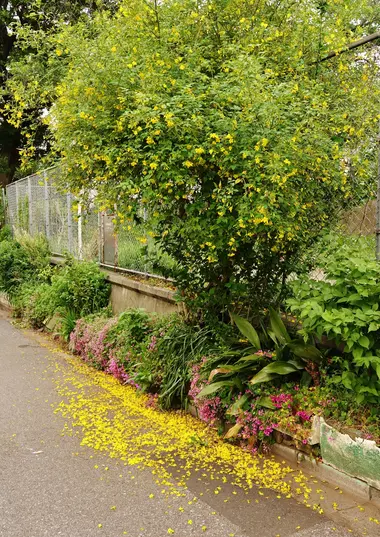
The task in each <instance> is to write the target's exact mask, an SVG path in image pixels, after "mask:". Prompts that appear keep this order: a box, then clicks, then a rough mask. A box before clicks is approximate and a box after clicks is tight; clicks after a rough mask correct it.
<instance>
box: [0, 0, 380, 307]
mask: <svg viewBox="0 0 380 537" xmlns="http://www.w3.org/2000/svg"><path fill="white" fill-rule="evenodd" d="M378 21H379V11H378V10H377V9H376V6H375V3H374V2H373V1H372V0H360V1H358V0H355V1H354V0H349V1H346V2H344V3H343V2H339V1H334V2H320V1H319V0H310V1H307V2H306V1H301V2H293V1H291V0H286V1H284V2H271V1H263V2H247V1H245V0H205V1H203V2H198V1H196V0H183V1H181V2H178V1H176V0H165V1H163V2H150V1H146V0H137V1H135V2H133V3H131V2H120V6H119V9H118V10H117V12H116V13H112V14H109V13H107V12H103V11H102V12H99V13H98V14H95V15H94V16H93V17H91V18H89V19H88V20H86V21H83V20H82V21H81V22H79V23H78V24H76V25H74V24H71V25H70V24H64V25H61V26H60V27H59V29H56V28H55V29H54V32H35V31H29V33H28V31H26V30H25V29H22V32H21V30H20V32H21V36H22V39H21V40H20V46H22V47H24V49H23V50H25V49H26V50H28V47H29V46H30V43H33V45H34V47H35V48H37V49H38V51H39V53H38V54H37V55H35V56H34V57H33V61H32V62H29V61H23V57H21V58H20V61H15V62H14V63H13V64H12V66H11V73H12V76H11V77H10V78H9V82H8V84H7V88H8V91H9V92H10V93H11V94H12V96H13V102H12V103H9V107H8V117H9V121H10V122H12V123H13V124H14V125H15V126H16V127H17V128H19V127H20V125H22V124H24V126H25V132H27V133H28V134H29V135H30V138H29V143H27V144H26V147H25V148H24V153H23V154H24V157H25V158H24V160H25V162H26V163H28V162H29V161H30V159H31V158H33V154H34V152H35V151H36V147H37V144H35V142H34V136H33V134H34V131H33V125H35V122H33V121H32V122H30V117H29V114H28V111H29V110H30V109H32V108H33V107H34V105H35V103H36V101H37V102H38V103H39V104H40V106H41V108H42V109H49V114H48V115H47V117H45V118H44V119H43V120H42V119H41V118H39V122H40V123H41V122H42V121H44V122H45V124H47V126H48V132H49V138H48V139H49V147H50V148H51V153H50V157H51V159H52V160H56V158H57V157H58V158H60V157H64V162H65V172H66V173H65V174H63V175H65V177H64V179H63V180H64V183H65V185H66V184H68V185H69V187H70V188H71V190H72V192H73V193H74V194H78V195H80V196H82V197H83V198H85V199H84V202H85V201H86V199H87V197H88V196H87V194H88V193H89V192H91V193H94V192H97V198H98V202H99V205H100V206H101V207H102V208H104V209H109V210H110V211H112V212H113V211H114V208H115V206H117V218H118V220H119V222H120V224H123V225H129V224H130V223H131V222H129V221H133V220H136V219H137V220H138V219H139V218H140V215H141V211H142V210H145V209H146V210H147V211H148V213H149V214H152V215H153V216H154V218H156V219H157V236H156V237H155V240H156V242H158V243H159V244H160V247H161V248H162V250H163V252H165V253H166V254H167V255H169V256H171V257H173V258H174V259H175V261H176V263H177V267H178V270H177V271H176V277H177V282H178V285H179V286H180V288H181V291H182V293H183V297H184V298H185V299H186V300H187V302H188V304H190V305H193V306H194V307H195V308H196V307H199V306H200V307H205V308H207V310H208V311H209V312H211V311H213V312H216V313H218V314H220V313H221V312H222V313H224V314H226V310H227V309H228V308H231V307H233V306H234V304H235V302H237V301H242V300H244V301H246V303H247V304H249V305H250V307H251V308H252V307H253V308H254V309H255V310H260V309H261V308H262V305H265V306H269V305H270V304H278V303H280V301H281V299H282V298H283V296H284V291H285V282H286V278H287V277H288V276H289V274H291V273H295V272H297V271H299V270H300V259H302V256H303V255H304V253H305V251H306V249H307V248H308V247H309V246H310V245H311V244H312V243H313V242H314V241H315V239H316V238H317V237H318V236H319V234H320V232H321V229H323V228H324V227H328V226H329V225H330V224H331V223H332V222H333V221H334V220H335V218H336V216H337V214H338V212H339V211H338V209H339V208H342V207H344V206H346V205H350V204H352V203H354V202H355V200H357V199H361V198H362V197H363V196H364V197H368V196H369V195H371V193H372V192H373V184H372V183H373V177H374V173H373V164H374V159H373V158H372V154H373V148H374V144H375V137H376V129H377V114H378V104H379V84H378V81H379V78H378V69H379V66H378V63H376V55H375V54H372V52H371V49H367V48H363V49H361V53H362V54H364V56H365V60H366V61H354V60H355V59H356V57H355V56H353V54H355V52H354V53H352V52H349V53H344V54H343V53H342V54H340V55H338V56H337V57H335V58H332V59H330V60H329V61H328V62H322V63H320V62H319V60H320V59H321V58H322V57H323V56H324V55H326V54H327V53H328V52H329V51H331V50H334V51H339V50H344V49H345V46H346V44H347V43H349V42H351V41H355V40H356V39H359V38H360V37H362V36H363V35H365V34H370V33H372V32H373V31H374V28H376V25H377V24H378ZM343 163H345V164H343Z"/></svg>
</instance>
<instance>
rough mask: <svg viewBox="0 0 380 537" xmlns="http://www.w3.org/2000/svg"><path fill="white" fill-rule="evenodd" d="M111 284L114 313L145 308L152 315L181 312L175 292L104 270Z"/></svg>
mask: <svg viewBox="0 0 380 537" xmlns="http://www.w3.org/2000/svg"><path fill="white" fill-rule="evenodd" d="M102 272H104V274H105V275H106V278H107V280H108V281H109V282H110V284H111V305H112V310H113V312H114V313H120V312H122V311H125V310H126V309H128V308H144V309H145V310H146V311H149V312H152V313H154V312H155V313H159V314H160V315H168V314H170V313H175V312H178V311H180V310H181V308H182V305H181V304H180V303H177V302H176V300H175V299H174V291H172V290H170V289H165V288H162V287H156V286H153V285H148V284H146V283H143V282H138V281H135V280H131V279H130V278H128V277H127V276H124V275H123V274H119V273H115V272H111V271H109V270H103V269H102Z"/></svg>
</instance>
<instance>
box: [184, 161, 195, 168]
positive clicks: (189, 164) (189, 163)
mask: <svg viewBox="0 0 380 537" xmlns="http://www.w3.org/2000/svg"><path fill="white" fill-rule="evenodd" d="M184 165H185V166H186V168H191V167H192V166H193V163H192V162H191V160H186V161H185V162H184Z"/></svg>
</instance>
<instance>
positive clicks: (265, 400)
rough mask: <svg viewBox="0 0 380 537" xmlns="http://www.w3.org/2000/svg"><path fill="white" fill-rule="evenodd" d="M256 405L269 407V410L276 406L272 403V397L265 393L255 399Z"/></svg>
mask: <svg viewBox="0 0 380 537" xmlns="http://www.w3.org/2000/svg"><path fill="white" fill-rule="evenodd" d="M256 405H257V406H263V407H264V408H269V409H271V410H275V408H276V405H275V404H274V403H273V401H272V399H271V398H270V397H269V396H267V395H263V396H262V397H260V398H259V399H257V401H256Z"/></svg>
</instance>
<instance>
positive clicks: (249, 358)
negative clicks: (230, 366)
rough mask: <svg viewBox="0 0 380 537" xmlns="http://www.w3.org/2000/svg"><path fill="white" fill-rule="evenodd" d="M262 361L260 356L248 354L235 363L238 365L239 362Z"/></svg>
mask: <svg viewBox="0 0 380 537" xmlns="http://www.w3.org/2000/svg"><path fill="white" fill-rule="evenodd" d="M262 359H263V356H262V354H249V355H248V356H243V357H242V358H240V359H239V360H238V361H237V362H236V363H237V364H238V363H239V362H258V361H259V360H262Z"/></svg>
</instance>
